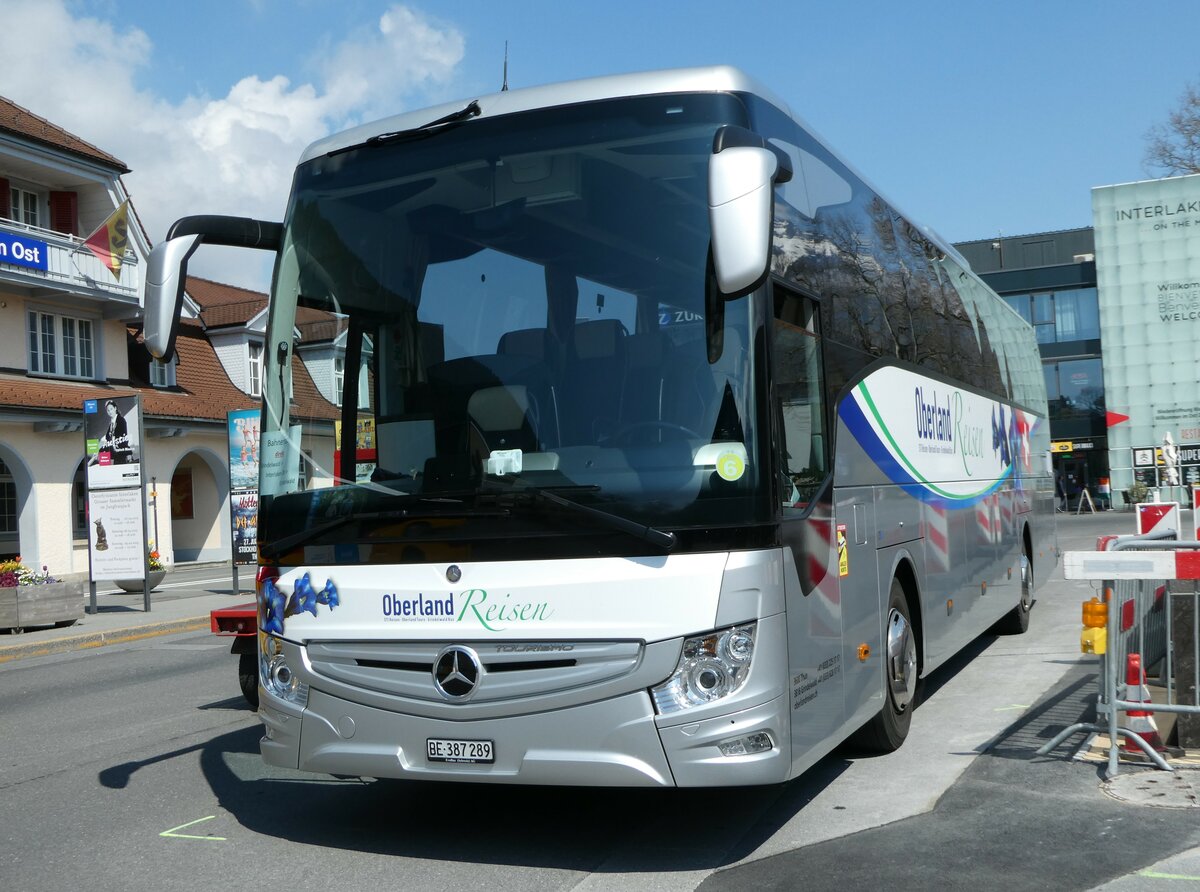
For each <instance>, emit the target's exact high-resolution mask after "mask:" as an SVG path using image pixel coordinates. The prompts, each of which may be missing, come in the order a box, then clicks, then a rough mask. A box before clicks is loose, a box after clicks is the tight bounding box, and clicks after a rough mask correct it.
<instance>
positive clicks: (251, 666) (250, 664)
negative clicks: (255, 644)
mask: <svg viewBox="0 0 1200 892" xmlns="http://www.w3.org/2000/svg"><path fill="white" fill-rule="evenodd" d="M238 684H239V685H240V686H241V688H242V696H243V697H245V698H246V702H247V703H249V704H250V708H251V709H258V654H257V653H244V654H239V655H238Z"/></svg>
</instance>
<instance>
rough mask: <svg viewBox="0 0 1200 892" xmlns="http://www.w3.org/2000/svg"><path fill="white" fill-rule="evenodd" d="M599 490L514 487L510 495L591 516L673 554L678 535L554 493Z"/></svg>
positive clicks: (574, 487) (600, 522)
mask: <svg viewBox="0 0 1200 892" xmlns="http://www.w3.org/2000/svg"><path fill="white" fill-rule="evenodd" d="M598 488H599V487H596V486H553V487H536V486H530V487H524V486H522V487H513V488H512V489H510V490H506V491H507V492H511V493H515V494H529V495H531V496H533V497H534V498H535V499H538V500H540V501H545V502H549V503H550V504H552V505H557V506H559V507H560V508H566V509H567V510H568V511H573V512H574V513H576V514H580V515H582V516H584V517H589V518H591V519H592V520H594V521H596V522H597V523H599V524H600V525H601V526H606V527H608V528H609V529H610V530H617V531H618V532H621V533H628V534H629V535H631V536H636V537H637V538H638V539H641V540H642V541H643V542H649V543H650V544H651V545H656V546H658V547H659V548H661V549H662V550H663V551H670V550H671V549H672V548H674V547H675V542H676V538H677V537H676V536H675V534H674V533H669V532H665V531H663V530H660V529H656V528H655V527H652V526H650V525H649V524H645V523H638V522H637V521H636V520H630V519H629V518H628V517H622V516H621V515H619V514H613V513H612V512H610V511H604V510H602V509H600V508H593V507H591V506H590V505H581V504H580V503H579V502H572V501H571V500H570V499H564V498H563V497H562V496H560V495H556V494H555V493H554V492H553V490H558V491H560V492H562V491H570V492H581V491H583V492H594V491H596V490H597V489H598Z"/></svg>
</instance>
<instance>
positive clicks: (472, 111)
mask: <svg viewBox="0 0 1200 892" xmlns="http://www.w3.org/2000/svg"><path fill="white" fill-rule="evenodd" d="M481 114H483V109H482V108H481V107H480V106H479V101H478V100H475V99H473V100H471V101H470V102H468V103H467V104H466V105H465V106H464V107H463V108H460V109H459V110H458V111H456V112H451V113H450V114H448V115H445V116H443V117H440V118H438V119H437V120H436V121H430V122H429V123H428V124H422V125H421V126H420V127H410V128H409V129H408V130H391V131H389V132H387V133H377V134H375V135H374V136H372V137H369V138H367V139H366V140H365V141H364V142H359V143H355V144H354V145H352V146H345V147H343V148H340V149H334V150H333V151H332V152H329V153H328V156H329V157H333V156H334V155H340V154H342V153H343V152H352V151H354V150H355V149H359V148H362V147H363V146H382V145H387V144H388V143H393V142H399V141H401V140H405V139H421V138H423V137H426V136H432V135H433V134H435V133H441V132H442V131H444V130H446V129H447V128H449V127H450V126H451V125H452V124H461V123H462V122H463V121H469V120H470V119H471V118H477V117H479V116H480V115H481Z"/></svg>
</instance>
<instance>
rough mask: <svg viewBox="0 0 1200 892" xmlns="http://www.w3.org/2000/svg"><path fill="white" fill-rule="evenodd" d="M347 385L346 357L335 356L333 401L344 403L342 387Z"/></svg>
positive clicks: (337, 403) (338, 403)
mask: <svg viewBox="0 0 1200 892" xmlns="http://www.w3.org/2000/svg"><path fill="white" fill-rule="evenodd" d="M345 385H346V357H345V356H335V357H334V358H333V402H334V404H335V405H338V406H340V405H341V404H342V388H343V387H345Z"/></svg>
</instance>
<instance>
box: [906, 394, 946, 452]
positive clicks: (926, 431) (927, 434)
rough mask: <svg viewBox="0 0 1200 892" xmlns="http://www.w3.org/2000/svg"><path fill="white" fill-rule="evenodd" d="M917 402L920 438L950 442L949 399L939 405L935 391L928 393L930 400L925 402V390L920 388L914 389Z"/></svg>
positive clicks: (918, 434) (918, 433)
mask: <svg viewBox="0 0 1200 892" xmlns="http://www.w3.org/2000/svg"><path fill="white" fill-rule="evenodd" d="M915 396H916V403H917V436H918V437H919V438H921V439H922V440H940V441H941V442H943V443H945V442H952V441H953V440H954V434H953V431H952V429H951V424H950V399H949V397H947V398H946V405H945V406H939V405H938V401H937V392H936V391H934V392H932V393H931V394H930V398H931V400H932V402H928V403H927V402H925V392H924V391H923V390H922V389H921V388H920V387H918V388H916V391H915Z"/></svg>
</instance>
